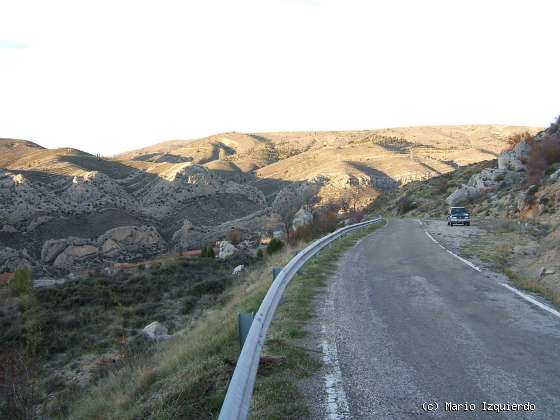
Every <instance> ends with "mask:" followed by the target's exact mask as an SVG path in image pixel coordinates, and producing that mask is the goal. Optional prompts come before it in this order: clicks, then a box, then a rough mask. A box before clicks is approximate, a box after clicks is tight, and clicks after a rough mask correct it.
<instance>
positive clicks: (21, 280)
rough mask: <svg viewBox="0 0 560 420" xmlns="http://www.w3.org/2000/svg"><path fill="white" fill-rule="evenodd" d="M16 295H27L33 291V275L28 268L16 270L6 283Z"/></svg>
mask: <svg viewBox="0 0 560 420" xmlns="http://www.w3.org/2000/svg"><path fill="white" fill-rule="evenodd" d="M8 285H9V286H10V288H11V289H12V290H13V291H14V292H15V293H16V294H17V295H27V294H29V292H31V290H32V289H33V274H32V273H31V270H30V269H29V268H21V269H17V270H16V272H15V273H14V276H13V277H12V279H11V280H10V282H9V283H8Z"/></svg>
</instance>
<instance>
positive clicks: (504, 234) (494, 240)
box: [461, 221, 560, 307]
mask: <svg viewBox="0 0 560 420" xmlns="http://www.w3.org/2000/svg"><path fill="white" fill-rule="evenodd" d="M526 243H527V238H525V237H524V234H523V233H519V232H517V224H516V223H515V222H510V221H505V222H499V223H496V224H495V226H493V232H490V231H488V233H487V235H485V236H482V235H481V236H479V237H477V239H476V241H471V242H469V243H467V244H464V245H463V246H462V248H461V254H462V255H463V256H465V257H467V258H472V257H476V258H478V259H479V260H480V261H482V262H485V263H487V264H489V266H490V268H492V269H495V270H497V271H501V272H502V273H504V274H505V275H506V276H507V277H508V278H509V279H510V281H511V282H512V283H513V284H514V285H515V286H516V287H517V288H519V289H522V290H526V291H529V292H532V293H536V294H538V295H540V296H542V297H544V298H545V299H547V300H548V301H550V302H551V303H552V304H553V305H555V306H557V307H560V293H559V292H557V291H556V290H554V289H552V288H551V287H549V286H548V285H546V284H544V283H543V282H542V281H537V280H533V279H530V278H527V277H525V276H523V275H522V274H520V273H518V272H517V271H515V270H514V269H513V268H512V256H513V249H514V247H515V246H516V245H524V244H526Z"/></svg>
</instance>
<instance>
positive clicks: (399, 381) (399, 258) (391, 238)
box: [321, 220, 560, 420]
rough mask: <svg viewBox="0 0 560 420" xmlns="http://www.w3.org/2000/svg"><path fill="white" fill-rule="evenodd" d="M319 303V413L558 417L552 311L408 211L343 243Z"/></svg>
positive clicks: (559, 354) (557, 332)
mask: <svg viewBox="0 0 560 420" xmlns="http://www.w3.org/2000/svg"><path fill="white" fill-rule="evenodd" d="M454 229H458V228H454ZM467 229H468V228H467ZM322 312H323V314H322V316H321V318H322V319H321V323H322V327H323V331H322V340H323V343H322V344H323V351H324V352H325V354H326V356H325V360H326V362H327V363H328V364H329V365H330V366H329V369H328V372H329V373H328V374H327V375H326V376H325V377H324V382H325V384H326V386H327V391H328V392H327V394H328V397H327V398H326V402H325V405H326V407H325V408H324V410H325V411H326V413H325V417H327V418H329V417H330V418H333V419H337V418H353V419H399V420H400V419H423V418H445V419H446V418H465V419H479V418H489V419H511V418H519V419H560V318H557V317H555V316H554V315H553V314H550V313H548V312H546V311H544V310H542V309H540V308H538V307H536V306H534V305H532V304H531V303H529V302H527V301H525V300H524V299H522V298H521V297H519V296H517V295H516V294H514V293H512V292H511V291H509V290H507V289H506V288H504V287H503V286H501V285H500V284H499V282H497V281H496V280H493V279H490V278H488V277H487V276H486V275H485V274H484V273H479V272H476V271H475V270H473V269H472V268H470V267H468V266H467V265H465V264H464V263H462V262H461V261H459V260H458V259H456V258H454V257H453V256H452V255H450V254H448V253H447V252H445V250H443V249H441V248H440V247H439V246H438V245H437V244H436V243H434V242H432V241H431V240H430V239H429V238H428V237H427V236H426V234H425V233H424V230H423V228H422V226H420V225H419V223H418V222H417V221H415V220H393V221H390V222H389V223H388V225H387V226H385V227H384V228H383V229H381V230H379V231H377V232H375V233H374V234H372V235H370V236H368V237H366V238H364V239H363V240H362V241H361V242H359V243H358V244H357V245H356V246H355V247H354V248H353V249H352V250H350V251H349V252H348V253H347V254H346V255H345V256H344V257H343V259H342V260H341V262H340V265H339V269H338V272H337V273H336V275H335V276H334V278H333V280H332V282H331V283H330V286H329V290H328V292H327V294H326V296H325V307H324V310H323V311H322ZM446 402H448V403H456V404H460V403H463V404H464V403H468V404H474V405H475V406H474V407H473V406H472V405H469V406H468V408H469V409H471V408H474V410H473V411H464V407H459V408H460V411H459V412H454V411H446ZM484 402H486V403H487V404H494V403H500V404H506V403H508V402H509V403H530V404H534V411H503V412H496V411H483V409H484V406H483V403H484ZM434 403H437V407H438V408H437V409H435V404H434ZM427 404H432V405H429V406H428V405H427ZM526 407H527V406H526ZM448 408H449V407H448ZM486 408H487V409H488V408H492V409H493V408H494V407H492V406H486ZM502 408H505V407H502ZM510 408H511V407H510ZM430 410H432V411H430Z"/></svg>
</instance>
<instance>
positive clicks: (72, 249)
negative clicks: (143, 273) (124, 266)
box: [41, 226, 165, 269]
mask: <svg viewBox="0 0 560 420" xmlns="http://www.w3.org/2000/svg"><path fill="white" fill-rule="evenodd" d="M164 248H165V242H164V240H163V238H162V237H161V235H160V234H159V232H158V231H157V230H156V229H155V228H154V227H153V226H121V227H118V228H114V229H110V230H108V231H107V232H105V233H104V234H103V235H101V236H99V237H98V238H96V239H92V240H89V239H83V238H64V239H54V240H48V241H46V242H45V243H44V244H43V249H42V250H41V260H42V262H43V263H45V264H52V265H53V266H54V267H57V268H65V269H67V268H70V267H72V266H73V265H76V264H79V263H83V262H85V261H92V260H94V259H99V258H101V259H109V260H113V261H130V260H134V259H140V258H146V257H150V256H153V255H156V254H158V253H160V252H161V251H162V250H163V249H164Z"/></svg>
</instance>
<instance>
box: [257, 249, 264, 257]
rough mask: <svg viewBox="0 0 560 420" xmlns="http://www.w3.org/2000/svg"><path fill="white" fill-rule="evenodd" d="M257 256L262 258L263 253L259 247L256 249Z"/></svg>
mask: <svg viewBox="0 0 560 420" xmlns="http://www.w3.org/2000/svg"><path fill="white" fill-rule="evenodd" d="M257 258H258V259H262V258H264V253H263V251H262V249H259V250H258V251H257Z"/></svg>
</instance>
